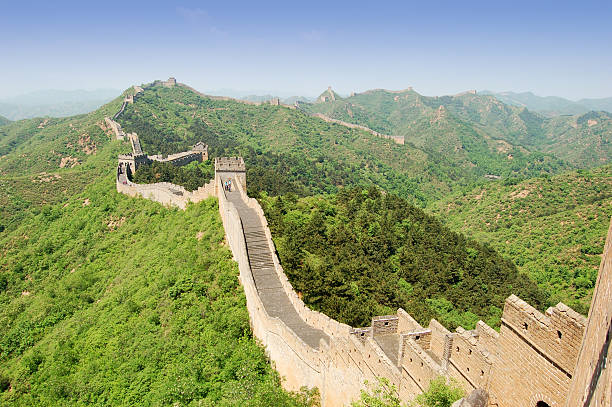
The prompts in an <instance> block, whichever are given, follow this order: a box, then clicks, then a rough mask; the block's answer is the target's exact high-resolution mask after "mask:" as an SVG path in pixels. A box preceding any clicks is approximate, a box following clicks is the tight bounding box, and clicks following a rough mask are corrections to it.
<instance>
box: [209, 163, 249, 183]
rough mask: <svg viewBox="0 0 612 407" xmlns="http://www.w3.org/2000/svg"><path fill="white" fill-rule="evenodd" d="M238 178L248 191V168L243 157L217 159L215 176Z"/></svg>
mask: <svg viewBox="0 0 612 407" xmlns="http://www.w3.org/2000/svg"><path fill="white" fill-rule="evenodd" d="M217 174H219V175H225V176H231V177H234V178H236V179H237V180H238V181H239V182H240V183H241V184H242V187H243V188H244V189H245V190H246V166H245V164H244V160H243V159H242V157H216V158H215V175H217Z"/></svg>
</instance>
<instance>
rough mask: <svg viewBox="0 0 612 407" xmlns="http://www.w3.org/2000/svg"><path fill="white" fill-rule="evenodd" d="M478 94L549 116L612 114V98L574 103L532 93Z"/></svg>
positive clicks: (556, 97)
mask: <svg viewBox="0 0 612 407" xmlns="http://www.w3.org/2000/svg"><path fill="white" fill-rule="evenodd" d="M478 94H479V95H491V96H495V97H496V98H497V99H499V100H500V101H502V102H504V103H506V104H508V105H514V106H523V107H526V108H527V109H529V110H533V111H536V112H539V113H543V114H545V115H547V116H558V115H574V114H581V113H586V112H589V111H591V110H596V111H600V110H605V111H607V112H612V97H609V98H601V99H580V100H578V101H573V100H569V99H564V98H562V97H558V96H538V95H535V94H533V93H532V92H520V93H516V92H491V91H488V90H484V91H482V92H478Z"/></svg>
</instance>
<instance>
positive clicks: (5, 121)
mask: <svg viewBox="0 0 612 407" xmlns="http://www.w3.org/2000/svg"><path fill="white" fill-rule="evenodd" d="M10 122H11V121H10V120H9V119H7V118H6V117H3V116H0V126H4V125H5V124H8V123H10Z"/></svg>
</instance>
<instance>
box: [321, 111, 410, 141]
mask: <svg viewBox="0 0 612 407" xmlns="http://www.w3.org/2000/svg"><path fill="white" fill-rule="evenodd" d="M312 116H313V117H318V118H319V119H321V120H323V121H326V122H328V123H335V124H339V125H341V126H345V127H349V128H351V129H359V130H364V131H367V132H368V133H370V134H373V135H375V136H376V137H381V138H386V139H389V140H393V142H395V143H396V144H404V138H403V137H401V136H389V135H388V134H382V133H379V132H377V131H375V130H372V129H370V128H369V127H365V126H362V125H360V124H355V123H348V122H345V121H342V120H338V119H332V118H331V117H329V116H326V115H324V114H323V113H313V114H312Z"/></svg>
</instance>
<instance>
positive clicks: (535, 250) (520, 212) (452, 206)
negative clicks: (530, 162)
mask: <svg viewBox="0 0 612 407" xmlns="http://www.w3.org/2000/svg"><path fill="white" fill-rule="evenodd" d="M611 198H612V167H610V166H605V167H601V168H596V169H592V170H589V171H586V170H579V171H574V172H568V173H564V174H560V175H556V176H553V177H546V178H533V179H530V180H526V181H522V182H519V183H513V182H505V183H504V182H496V183H490V184H487V185H483V186H480V187H478V188H475V189H474V190H472V191H469V192H464V193H461V194H456V195H453V196H449V197H447V198H445V199H443V200H441V201H439V202H437V203H436V204H435V205H434V206H433V207H432V212H433V213H434V214H435V215H437V216H438V217H439V219H441V220H443V221H444V222H445V224H446V225H447V226H449V227H450V228H451V229H453V230H455V231H457V232H460V233H464V234H465V235H467V236H469V237H473V238H475V239H476V240H478V241H480V242H482V243H485V244H489V245H491V246H492V247H494V248H495V249H496V250H497V251H499V252H500V253H501V254H502V255H503V256H504V257H506V258H508V259H510V260H512V261H513V262H514V263H515V264H516V265H517V266H518V269H519V270H520V271H522V272H524V273H527V274H528V275H530V276H531V277H532V278H533V279H534V280H535V281H537V282H538V285H539V286H540V287H541V288H542V289H543V290H544V291H545V292H547V293H549V294H550V295H551V303H556V302H558V301H563V302H564V303H566V304H568V305H570V306H571V307H572V308H574V309H575V310H577V311H580V312H582V313H583V314H585V315H586V313H587V311H588V308H589V304H590V294H591V291H592V288H593V286H594V285H595V280H596V277H597V270H598V268H599V262H600V254H601V253H602V251H603V244H604V239H605V236H606V232H607V229H608V226H609V224H610V218H611V217H612V199H611Z"/></svg>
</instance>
